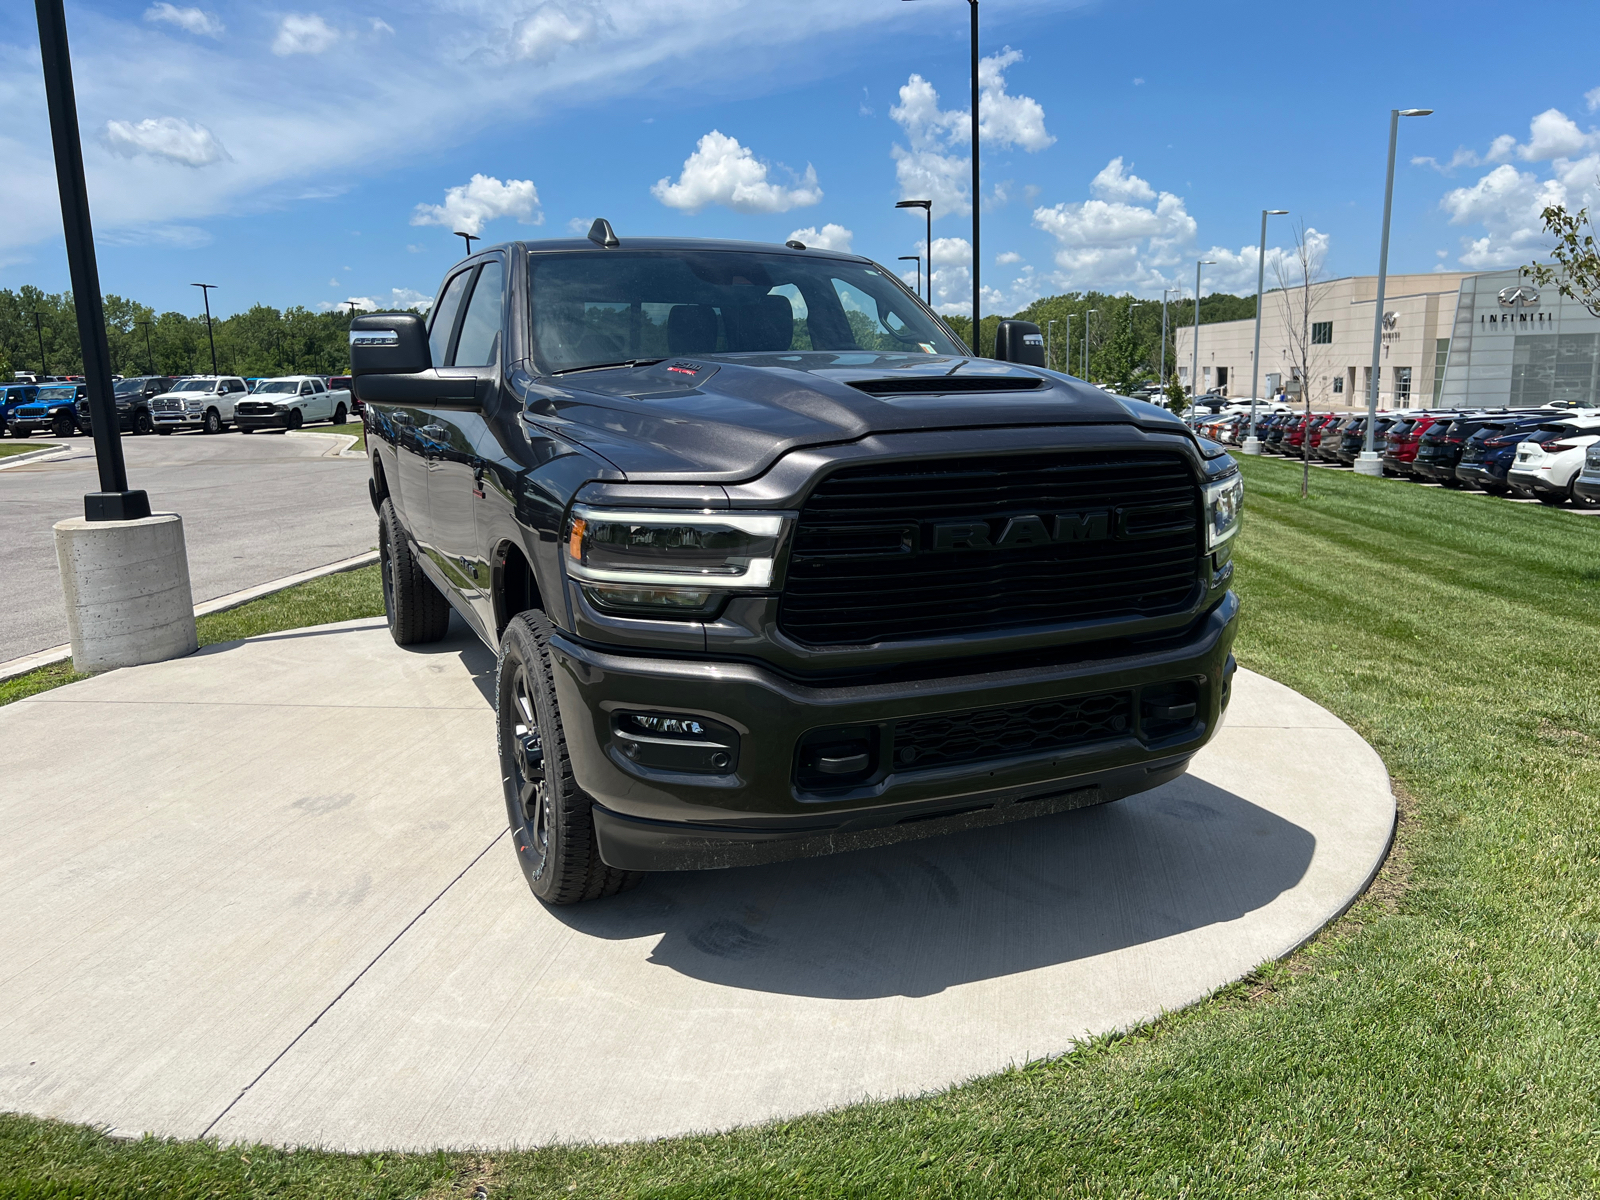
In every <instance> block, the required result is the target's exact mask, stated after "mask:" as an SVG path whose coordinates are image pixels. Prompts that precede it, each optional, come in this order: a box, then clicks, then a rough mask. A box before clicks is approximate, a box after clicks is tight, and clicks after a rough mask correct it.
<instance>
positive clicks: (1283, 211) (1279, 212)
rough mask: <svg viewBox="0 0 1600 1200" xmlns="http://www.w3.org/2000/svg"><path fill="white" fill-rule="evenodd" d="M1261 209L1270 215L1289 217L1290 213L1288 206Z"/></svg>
mask: <svg viewBox="0 0 1600 1200" xmlns="http://www.w3.org/2000/svg"><path fill="white" fill-rule="evenodd" d="M1261 211H1262V212H1263V213H1264V214H1266V215H1267V216H1269V217H1287V216H1288V215H1289V210H1288V209H1287V208H1264V209H1262V210H1261Z"/></svg>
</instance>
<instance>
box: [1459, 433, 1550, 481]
mask: <svg viewBox="0 0 1600 1200" xmlns="http://www.w3.org/2000/svg"><path fill="white" fill-rule="evenodd" d="M1549 419H1550V417H1549V414H1539V415H1536V416H1514V417H1506V418H1505V419H1503V420H1498V421H1490V422H1489V423H1488V424H1486V425H1485V426H1484V427H1483V428H1482V429H1480V430H1478V432H1477V433H1475V434H1473V435H1472V436H1471V437H1470V438H1468V439H1467V443H1466V445H1465V446H1464V447H1463V448H1462V451H1461V461H1460V462H1459V463H1457V464H1456V478H1457V479H1459V480H1461V481H1462V482H1463V483H1467V484H1471V485H1473V486H1474V487H1480V488H1482V489H1483V490H1484V491H1486V492H1488V493H1489V494H1490V495H1491V496H1504V495H1507V494H1509V493H1510V491H1511V485H1510V484H1508V483H1507V482H1506V473H1507V472H1508V471H1509V470H1510V469H1511V464H1512V462H1513V461H1514V460H1515V458H1516V454H1517V446H1518V444H1520V443H1521V442H1522V440H1523V439H1524V438H1526V437H1527V436H1528V435H1529V434H1531V433H1533V432H1535V431H1536V430H1537V429H1538V428H1539V426H1540V425H1542V424H1544V423H1545V422H1547V421H1548V420H1549Z"/></svg>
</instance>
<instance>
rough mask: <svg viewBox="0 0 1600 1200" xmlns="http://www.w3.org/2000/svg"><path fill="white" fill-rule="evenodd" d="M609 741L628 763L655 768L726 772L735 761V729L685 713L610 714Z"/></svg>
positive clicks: (736, 756)
mask: <svg viewBox="0 0 1600 1200" xmlns="http://www.w3.org/2000/svg"><path fill="white" fill-rule="evenodd" d="M611 744H612V746H613V747H614V748H615V750H616V751H617V752H618V753H620V754H621V755H622V757H623V758H624V759H626V760H627V761H628V762H629V763H632V764H634V765H636V766H639V767H648V768H653V769H655V770H658V771H677V772H686V773H688V774H694V775H728V774H731V773H732V772H733V770H734V768H735V767H737V766H738V763H739V731H738V730H736V729H734V728H733V727H732V726H729V725H724V724H723V723H722V722H721V721H713V720H712V719H710V718H709V717H696V716H690V715H689V714H687V713H651V712H622V713H614V714H613V715H612V718H611Z"/></svg>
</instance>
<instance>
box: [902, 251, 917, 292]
mask: <svg viewBox="0 0 1600 1200" xmlns="http://www.w3.org/2000/svg"><path fill="white" fill-rule="evenodd" d="M900 261H901V262H914V263H916V264H917V295H918V296H921V295H922V255H920V254H902V255H901V256H900Z"/></svg>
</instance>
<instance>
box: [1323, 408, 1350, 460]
mask: <svg viewBox="0 0 1600 1200" xmlns="http://www.w3.org/2000/svg"><path fill="white" fill-rule="evenodd" d="M1355 419H1356V418H1355V417H1352V416H1347V415H1344V414H1340V415H1339V416H1338V417H1336V418H1335V419H1334V420H1332V421H1331V422H1329V423H1328V424H1327V425H1326V426H1324V427H1323V429H1322V432H1321V434H1320V435H1319V436H1318V438H1317V460H1318V461H1319V462H1325V463H1333V464H1334V465H1335V466H1337V465H1338V463H1339V444H1340V442H1342V441H1343V440H1344V431H1345V427H1346V426H1348V425H1349V424H1350V422H1351V421H1353V420H1355Z"/></svg>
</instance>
